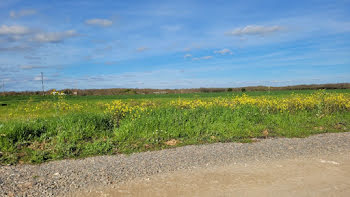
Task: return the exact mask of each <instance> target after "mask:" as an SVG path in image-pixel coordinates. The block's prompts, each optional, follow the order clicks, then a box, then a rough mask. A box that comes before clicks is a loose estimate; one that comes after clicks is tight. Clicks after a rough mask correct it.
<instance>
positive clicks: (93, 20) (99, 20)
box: [85, 18, 113, 27]
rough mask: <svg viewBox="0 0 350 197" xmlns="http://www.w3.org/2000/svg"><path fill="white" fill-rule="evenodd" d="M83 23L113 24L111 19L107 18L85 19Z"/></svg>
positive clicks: (103, 25)
mask: <svg viewBox="0 0 350 197" xmlns="http://www.w3.org/2000/svg"><path fill="white" fill-rule="evenodd" d="M85 24H87V25H95V26H100V27H108V26H111V25H112V24H113V21H111V20H108V19H99V18H94V19H89V20H86V21H85Z"/></svg>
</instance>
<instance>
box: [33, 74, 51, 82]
mask: <svg viewBox="0 0 350 197" xmlns="http://www.w3.org/2000/svg"><path fill="white" fill-rule="evenodd" d="M48 79H49V78H47V77H44V81H47V80H48ZM34 81H41V75H38V76H36V77H34Z"/></svg>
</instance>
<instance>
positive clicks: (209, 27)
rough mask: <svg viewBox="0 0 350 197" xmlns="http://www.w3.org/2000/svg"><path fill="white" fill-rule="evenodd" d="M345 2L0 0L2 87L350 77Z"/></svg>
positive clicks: (349, 4)
mask: <svg viewBox="0 0 350 197" xmlns="http://www.w3.org/2000/svg"><path fill="white" fill-rule="evenodd" d="M349 10H350V0H329V1H323V0H317V1H305V0H303V1H299V0H295V1H281V0H278V1H270V0H264V1H259V0H256V1H250V0H244V1H199V0H198V1H191V0H185V1H182V0H176V1H146V0H144V1H115V0H100V1H95V0H74V1H72V0H61V1H57V0H0V80H2V81H4V83H5V90H6V91H10V90H11V91H23V90H40V89H41V81H40V72H44V76H45V78H44V79H45V87H46V89H50V88H56V89H63V88H199V87H241V86H252V85H267V86H285V85H294V84H315V83H317V84H319V83H341V82H350V12H349Z"/></svg>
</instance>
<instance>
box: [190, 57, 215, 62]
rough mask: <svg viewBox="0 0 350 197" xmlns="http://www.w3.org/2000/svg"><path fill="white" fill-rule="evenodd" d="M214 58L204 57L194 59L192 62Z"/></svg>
mask: <svg viewBox="0 0 350 197" xmlns="http://www.w3.org/2000/svg"><path fill="white" fill-rule="evenodd" d="M211 58H213V56H203V57H194V58H192V60H194V61H196V60H208V59H211Z"/></svg>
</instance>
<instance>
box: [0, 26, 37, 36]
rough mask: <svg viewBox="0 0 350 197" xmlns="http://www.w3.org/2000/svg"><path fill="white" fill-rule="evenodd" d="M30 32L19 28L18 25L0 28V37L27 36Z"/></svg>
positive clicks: (25, 28) (27, 29)
mask: <svg viewBox="0 0 350 197" xmlns="http://www.w3.org/2000/svg"><path fill="white" fill-rule="evenodd" d="M30 32H31V31H30V29H29V28H27V27H24V26H19V25H13V26H7V25H2V26H0V35H24V34H29V33H30Z"/></svg>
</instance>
